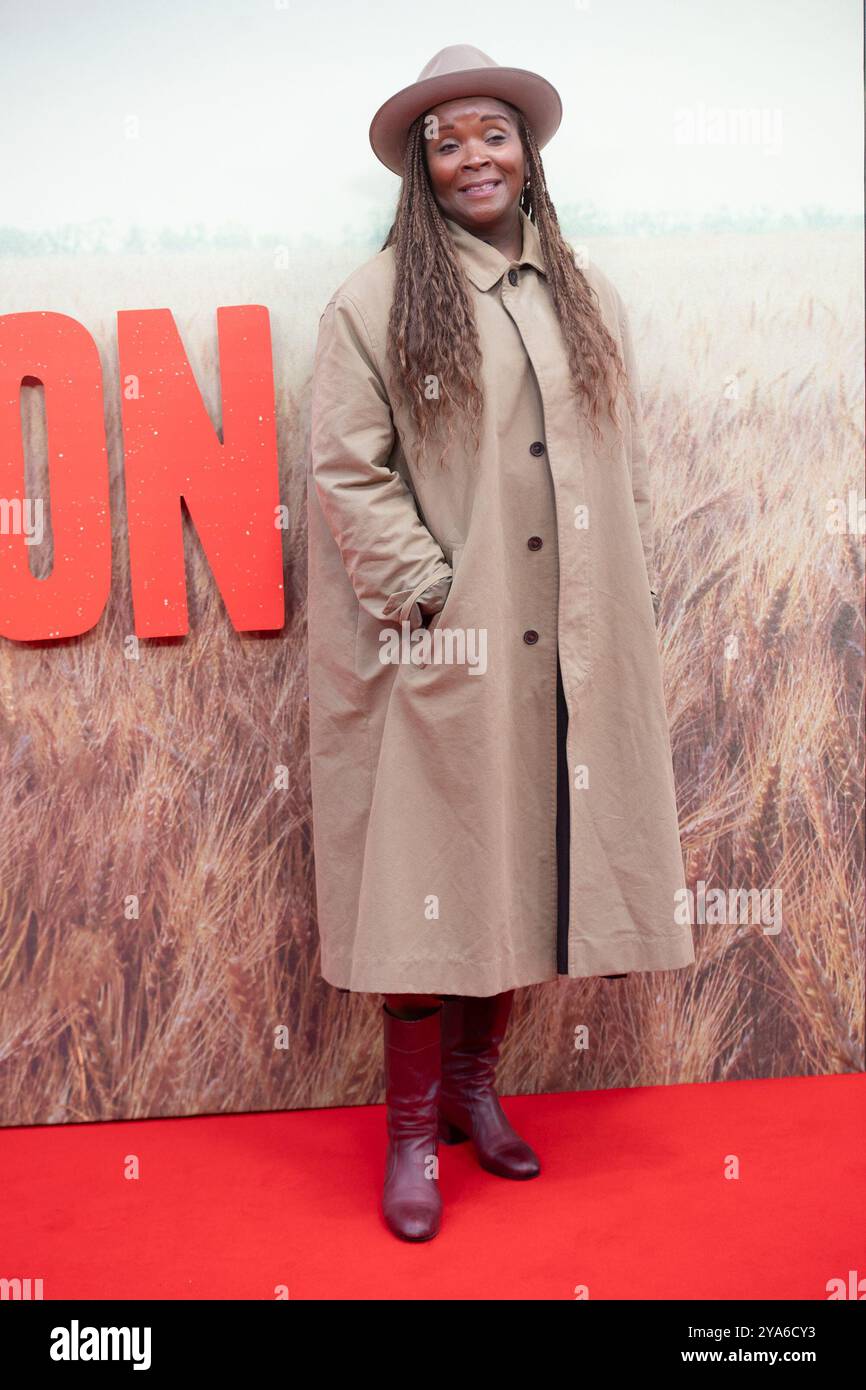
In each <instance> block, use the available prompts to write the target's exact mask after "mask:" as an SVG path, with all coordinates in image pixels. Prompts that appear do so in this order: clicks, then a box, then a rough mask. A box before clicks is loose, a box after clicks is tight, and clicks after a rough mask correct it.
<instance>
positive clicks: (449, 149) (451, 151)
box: [424, 97, 529, 232]
mask: <svg viewBox="0 0 866 1390" xmlns="http://www.w3.org/2000/svg"><path fill="white" fill-rule="evenodd" d="M431 116H433V117H435V118H436V120H435V122H433V121H430V119H429V118H430V117H431ZM425 130H430V132H431V137H432V138H429V139H425V141H424V153H425V156H426V159H427V169H428V172H429V174H430V184H431V187H432V189H433V194H434V197H435V198H436V202H437V203H438V204H439V208H440V210H441V212H442V214H443V215H444V216H445V217H450V218H451V219H452V220H453V221H454V222H458V223H459V224H460V226H461V227H465V228H466V229H467V230H468V231H470V232H477V231H479V230H483V231H488V232H489V231H493V230H501V229H503V228H504V227H505V226H506V225H512V224H515V223H516V221H517V205H518V203H519V201H520V193H521V190H522V188H523V184H524V182H525V180H526V179H527V178H528V177H529V165H528V163H527V161H526V155H525V154H524V151H523V146H522V144H521V142H520V134H519V132H518V129H517V121H516V118H515V114H514V112H513V110H511V109H510V108H509V107H508V106H506V104H505V103H504V102H502V101H497V100H495V99H494V98H493V97H460V98H459V99H457V100H455V101H444V102H442V104H441V105H440V106H434V107H431V109H430V111H428V112H427V116H426V119H425Z"/></svg>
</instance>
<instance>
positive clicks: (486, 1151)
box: [439, 989, 541, 1178]
mask: <svg viewBox="0 0 866 1390" xmlns="http://www.w3.org/2000/svg"><path fill="white" fill-rule="evenodd" d="M513 998H514V990H513V989H511V990H506V991H505V993H503V994H494V995H491V996H490V997H489V998H476V997H474V996H472V995H461V996H460V997H458V998H457V999H453V1000H450V999H446V1000H445V1002H444V1003H443V1005H442V1028H441V1037H442V1087H441V1093H440V1097H439V1138H440V1139H442V1140H443V1141H444V1143H446V1144H460V1143H462V1142H463V1140H464V1139H471V1140H472V1141H473V1142H474V1144H475V1150H476V1153H477V1154H478V1161H479V1163H480V1164H481V1166H482V1168H486V1169H487V1170H488V1172H490V1173H496V1174H497V1175H498V1176H499V1177H501V1178H534V1177H535V1176H536V1174H537V1173H539V1172H540V1171H541V1163H540V1162H539V1159H538V1155H537V1154H536V1153H535V1152H534V1151H533V1150H532V1149H531V1148H530V1147H529V1145H528V1144H527V1143H526V1142H525V1141H524V1140H523V1139H521V1138H520V1136H519V1135H518V1134H515V1132H514V1130H513V1129H512V1128H511V1125H510V1124H509V1123H508V1119H507V1118H506V1115H505V1113H504V1111H503V1109H502V1106H501V1105H500V1103H499V1097H498V1096H497V1094H496V1091H495V1089H494V1085H493V1083H494V1078H495V1076H496V1064H497V1062H498V1061H499V1048H500V1045H501V1043H502V1039H503V1038H504V1037H505V1030H506V1028H507V1027H508V1018H509V1015H510V1013H511V1003H512V1000H513Z"/></svg>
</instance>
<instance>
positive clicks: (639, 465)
mask: <svg viewBox="0 0 866 1390" xmlns="http://www.w3.org/2000/svg"><path fill="white" fill-rule="evenodd" d="M616 298H617V309H618V313H619V331H620V337H621V339H622V345H623V361H624V365H625V369H626V373H627V375H628V379H629V384H630V385H631V389H632V394H633V395H634V399H635V413H634V414H633V415H632V420H631V445H630V450H629V467H630V469H631V489H632V496H633V498H634V509H635V512H636V513H637V521H638V526H639V528H640V535H641V541H642V543H643V552H644V561H645V563H646V571H647V578H648V580H649V587H650V593H651V594H652V601H653V611H654V613H655V616H656V620H657V621H658V615H659V604H660V601H661V591H660V589H659V581H658V575H657V572H656V567H655V544H654V537H653V516H652V489H651V486H650V466H649V458H648V453H647V444H646V433H645V431H644V419H643V402H642V400H641V385H640V373H639V371H638V365H637V358H636V356H635V351H634V341H633V339H632V333H631V324H630V322H629V316H628V312H627V310H626V307H625V304H624V303H623V299H622V296H621V294H620V293H619V291H618V290H617V291H616Z"/></svg>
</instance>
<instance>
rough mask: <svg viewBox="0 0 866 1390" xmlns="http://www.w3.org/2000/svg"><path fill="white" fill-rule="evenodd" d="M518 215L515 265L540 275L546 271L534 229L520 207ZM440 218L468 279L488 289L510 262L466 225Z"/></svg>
mask: <svg viewBox="0 0 866 1390" xmlns="http://www.w3.org/2000/svg"><path fill="white" fill-rule="evenodd" d="M518 214H519V216H520V221H521V224H522V226H523V254H522V256H521V257H520V260H519V261H518V262H517V264H518V265H531V266H534V267H535V269H536V270H538V271H540V272H541V274H542V275H545V274H546V273H547V272H546V270H545V267H544V258H543V256H542V254H541V240H540V238H539V235H538V228H537V227H536V225H535V223H534V222H533V221H531V220H530V218H529V217H527V215H526V213H525V212H524V211H523V208H518ZM444 221H445V225H446V227H447V228H448V230H449V232H450V233H451V236H452V238H453V240H454V244H455V246H456V247H457V251H458V253H459V255H460V259H461V261H462V262H463V268H464V270H465V271H466V274H467V275H468V276H469V279H470V280H471V281H472V283H473V285H476V286H477V287H478V289H479V290H489V289H490V288H491V287H492V286H493V285H495V284H496V282H497V280H501V279H502V276H503V275H504V274H505V272H506V270H508V268H509V266H511V265H513V264H514V262H513V261H509V260H508V258H507V257H506V256H503V254H502V252H501V251H497V249H496V247H495V246H491V245H490V244H489V242H486V241H482V240H481V238H480V237H477V236H473V234H472V232H467V230H466V228H465V227H461V225H460V223H459V222H454V221H453V220H452V219H451V218H450V217H446V218H445V219H444Z"/></svg>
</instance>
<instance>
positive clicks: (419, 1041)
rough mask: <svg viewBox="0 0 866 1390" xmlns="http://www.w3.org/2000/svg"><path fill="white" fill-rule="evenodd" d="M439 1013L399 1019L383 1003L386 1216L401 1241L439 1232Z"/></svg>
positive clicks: (384, 1188)
mask: <svg viewBox="0 0 866 1390" xmlns="http://www.w3.org/2000/svg"><path fill="white" fill-rule="evenodd" d="M440 1014H441V1009H438V1008H437V1009H436V1010H435V1011H434V1012H432V1013H430V1014H427V1015H426V1016H424V1017H423V1018H414V1019H407V1018H397V1017H396V1015H394V1014H392V1013H391V1012H390V1010H389V1009H388V1007H387V1005H385V1004H383V1005H382V1018H383V1024H384V1027H383V1032H384V1051H385V1102H386V1116H387V1129H388V1152H387V1157H386V1160H385V1182H384V1186H383V1189H382V1215H383V1216H384V1218H385V1222H386V1224H387V1226H388V1228H389V1229H390V1230H391V1231H393V1233H394V1235H395V1236H399V1237H400V1239H401V1240H430V1239H432V1237H433V1236H435V1235H436V1233H437V1231H438V1230H439V1223H440V1220H441V1213H442V1199H441V1196H440V1194H439V1181H438V1179H439V1157H438V1134H437V1113H438V1106H439V1085H440V1068H441V1058H440V1038H439V1019H440Z"/></svg>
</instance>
